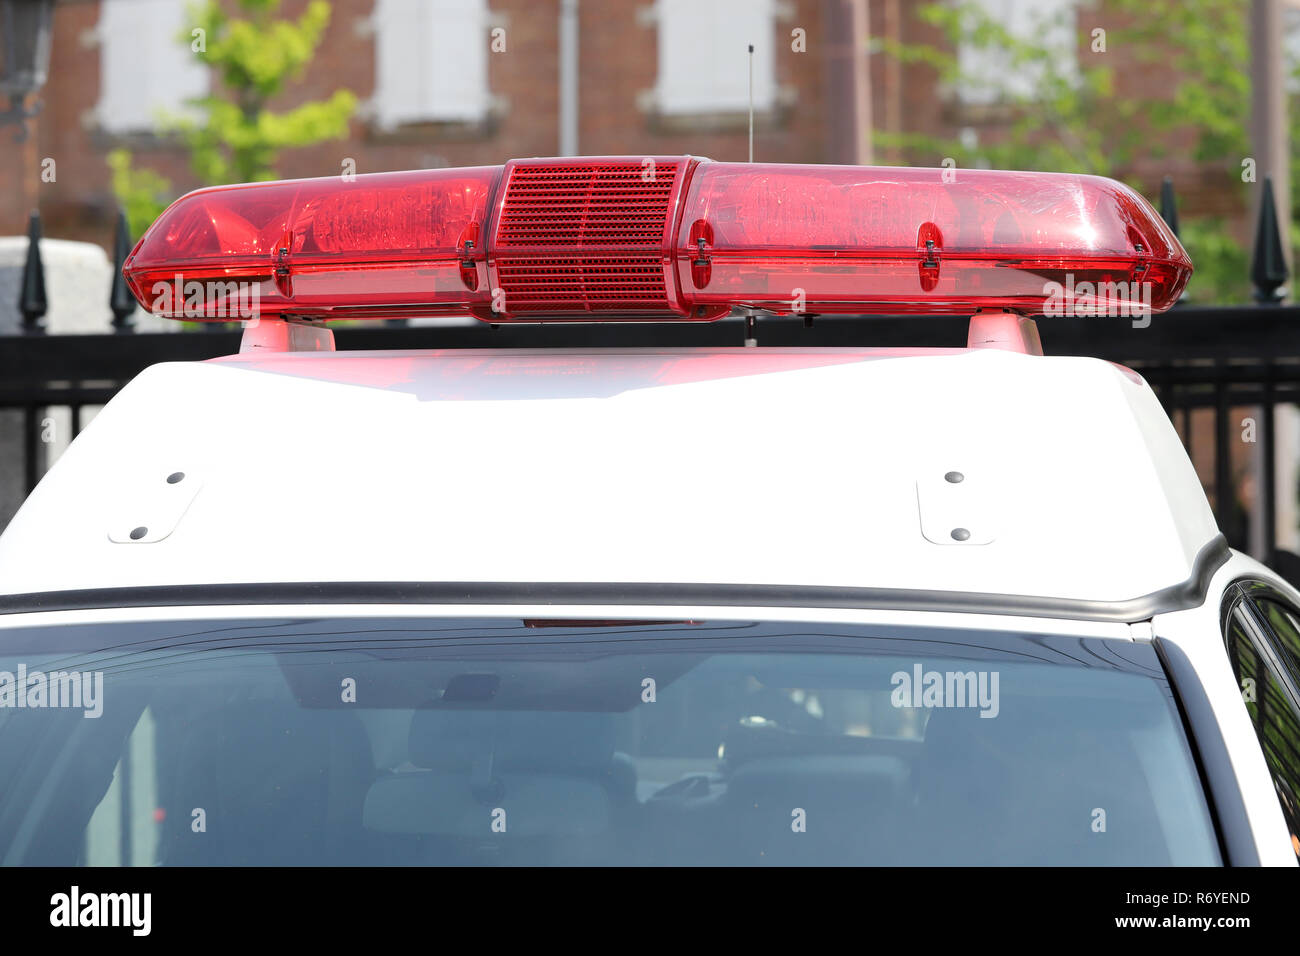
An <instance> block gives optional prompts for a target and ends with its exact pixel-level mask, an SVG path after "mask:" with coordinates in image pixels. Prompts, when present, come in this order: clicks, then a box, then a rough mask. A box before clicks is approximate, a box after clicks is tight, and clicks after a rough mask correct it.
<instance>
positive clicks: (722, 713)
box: [0, 616, 1221, 866]
mask: <svg viewBox="0 0 1300 956" xmlns="http://www.w3.org/2000/svg"><path fill="white" fill-rule="evenodd" d="M0 779H3V780H4V785H3V791H2V795H0V858H2V859H3V861H4V863H6V864H9V865H15V864H18V865H22V864H29V865H30V864H39V865H73V864H83V865H145V866H150V865H228V864H229V865H234V864H268V865H352V864H367V865H371V864H405V865H410V864H415V865H424V864H460V865H466V864H469V865H472V864H502V863H518V864H537V865H549V864H577V865H603V864H609V865H627V864H649V865H655V864H666V865H678V864H686V865H690V864H699V865H745V864H759V865H762V864H849V865H855V864H880V865H908V864H1046V865H1052V864H1068V865H1080V864H1098V865H1110V864H1137V865H1164V864H1188V865H1206V864H1218V863H1219V862H1221V860H1220V855H1219V849H1218V843H1217V837H1216V834H1215V829H1214V826H1213V822H1212V818H1211V815H1210V812H1209V810H1208V808H1207V804H1206V800H1205V797H1204V794H1203V791H1202V788H1201V783H1200V780H1199V778H1198V775H1197V771H1196V766H1195V762H1194V760H1193V758H1192V755H1191V752H1190V750H1189V747H1188V743H1187V739H1186V737H1185V735H1184V732H1183V728H1182V724H1181V721H1180V719H1179V715H1178V709H1177V707H1176V705H1175V701H1174V697H1173V694H1172V692H1171V689H1170V686H1169V684H1168V682H1167V681H1166V679H1165V677H1164V673H1163V670H1162V668H1161V665H1160V663H1159V660H1158V659H1157V657H1156V654H1155V652H1154V650H1153V648H1152V647H1151V646H1150V645H1146V644H1135V643H1131V642H1126V641H1114V640H1103V639H1097V638H1081V637H1064V636H1053V635H1050V634H1025V633H1002V632H997V631H986V630H979V631H976V630H940V629H932V628H926V629H920V628H903V627H885V626H880V625H863V624H826V623H818V624H797V623H796V624H791V623H785V622H782V623H774V622H753V621H713V620H710V621H693V620H692V621H609V620H602V621H594V620H565V621H559V620H549V619H547V620H521V619H519V618H509V619H508V618H454V619H453V618H441V617H432V616H425V617H416V616H413V617H379V616H376V617H373V618H338V617H318V618H293V619H290V618H282V619H272V618H255V619H230V620H212V619H206V620H192V621H185V620H179V621H177V620H173V621H169V622H158V621H148V622H135V623H111V624H95V625H60V626H45V627H40V628H26V627H18V628H14V627H10V628H8V629H4V630H0Z"/></svg>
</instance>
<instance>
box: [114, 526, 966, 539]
mask: <svg viewBox="0 0 1300 956" xmlns="http://www.w3.org/2000/svg"><path fill="white" fill-rule="evenodd" d="M148 533H149V529H148V528H145V527H140V528H136V529H135V530H133V531H132V532H131V540H132V541H139V540H140V539H141V538H143V537H144V536H145V535H147V534H148ZM955 533H956V532H954V534H955Z"/></svg>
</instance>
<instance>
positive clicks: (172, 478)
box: [167, 471, 185, 485]
mask: <svg viewBox="0 0 1300 956" xmlns="http://www.w3.org/2000/svg"><path fill="white" fill-rule="evenodd" d="M184 478H185V472H183V471H173V472H172V473H171V474H170V475H168V476H167V484H169V485H174V484H176V482H178V481H181V480H183V479H184Z"/></svg>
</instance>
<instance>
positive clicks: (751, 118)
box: [749, 43, 754, 163]
mask: <svg viewBox="0 0 1300 956" xmlns="http://www.w3.org/2000/svg"><path fill="white" fill-rule="evenodd" d="M749 161H750V162H751V163H752V162H753V161H754V44H752V43H751V44H750V45H749Z"/></svg>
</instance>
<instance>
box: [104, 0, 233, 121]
mask: <svg viewBox="0 0 1300 956" xmlns="http://www.w3.org/2000/svg"><path fill="white" fill-rule="evenodd" d="M188 26H189V20H188V18H187V17H186V15H185V4H183V3H177V2H176V0H104V2H103V3H102V4H101V6H100V13H99V30H98V34H99V40H100V47H99V91H100V96H99V106H98V108H97V110H96V114H97V116H98V120H99V125H100V126H101V127H102V128H103V129H105V130H107V131H109V132H111V133H142V132H149V131H152V130H153V129H155V128H156V127H157V126H158V122H159V119H160V118H163V117H167V116H183V115H185V114H186V113H187V112H188V110H187V108H186V104H187V101H188V100H192V99H195V98H198V97H203V96H206V95H207V94H208V68H207V67H206V66H205V65H204V63H203V61H202V59H201V57H200V56H199V55H198V54H195V53H194V52H193V51H192V50H191V49H190V45H189V43H188V42H187V41H186V40H185V37H186V35H187V33H188V31H187V27H188Z"/></svg>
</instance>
